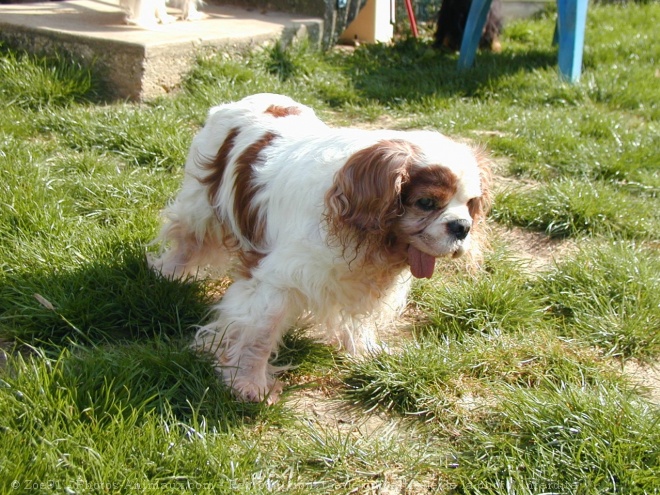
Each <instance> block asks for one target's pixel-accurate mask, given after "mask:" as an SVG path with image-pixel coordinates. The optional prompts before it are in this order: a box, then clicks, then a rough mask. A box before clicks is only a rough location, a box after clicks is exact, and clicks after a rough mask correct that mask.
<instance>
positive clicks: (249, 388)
mask: <svg viewBox="0 0 660 495" xmlns="http://www.w3.org/2000/svg"><path fill="white" fill-rule="evenodd" d="M231 388H232V390H233V392H234V395H236V397H237V398H239V399H240V400H243V401H246V402H264V401H265V402H266V404H267V405H269V406H270V405H273V404H275V403H276V402H277V401H279V400H280V395H281V393H282V388H283V385H282V382H280V381H279V380H273V383H272V384H270V386H268V385H261V384H258V383H255V382H252V381H246V382H245V383H240V382H238V383H237V381H234V383H233V384H232V385H231Z"/></svg>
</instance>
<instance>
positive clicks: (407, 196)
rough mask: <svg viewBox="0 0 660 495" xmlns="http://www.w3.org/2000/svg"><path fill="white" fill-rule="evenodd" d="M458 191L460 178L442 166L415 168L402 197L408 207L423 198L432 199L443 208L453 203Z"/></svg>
mask: <svg viewBox="0 0 660 495" xmlns="http://www.w3.org/2000/svg"><path fill="white" fill-rule="evenodd" d="M457 189H458V177H456V175H454V173H453V172H452V171H451V170H449V169H448V168H446V167H443V166H441V165H431V166H428V167H414V168H413V169H412V171H411V173H410V181H409V182H407V183H406V185H405V187H404V188H403V191H402V193H401V196H402V198H403V201H404V203H405V204H406V205H414V204H415V203H416V202H417V201H418V200H420V199H422V198H432V199H434V200H436V202H437V204H438V207H439V208H442V207H444V206H445V205H447V204H448V203H449V201H451V198H453V197H454V195H455V194H456V190H457Z"/></svg>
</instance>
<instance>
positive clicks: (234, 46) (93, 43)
mask: <svg viewBox="0 0 660 495" xmlns="http://www.w3.org/2000/svg"><path fill="white" fill-rule="evenodd" d="M202 10H203V13H204V14H205V16H206V18H205V19H202V20H198V21H177V22H174V23H171V24H164V25H155V26H154V27H150V28H149V29H145V28H142V27H137V26H129V25H126V24H125V22H124V14H123V12H122V11H121V10H120V8H119V7H118V2H112V1H104V0H65V1H61V2H43V3H21V4H9V5H0V40H2V41H3V42H5V43H7V44H8V45H10V46H16V47H18V48H21V49H25V50H28V51H30V52H34V53H46V54H49V53H50V54H52V53H69V54H72V55H73V56H75V57H77V58H80V59H82V60H83V61H95V63H96V67H97V68H98V70H99V73H100V74H101V77H102V78H103V79H104V81H105V82H106V83H107V88H108V91H109V92H110V93H111V94H109V96H110V97H112V98H119V99H129V100H137V101H140V100H145V99H150V98H153V97H156V96H159V95H163V94H166V93H168V92H170V91H172V90H173V89H175V88H176V87H177V86H178V84H179V83H180V82H181V79H182V77H183V76H184V75H185V74H186V73H187V72H188V71H189V70H190V68H191V67H192V64H193V63H194V60H195V58H196V56H197V55H198V54H199V53H200V52H201V51H202V50H205V49H212V50H221V51H227V52H232V51H233V52H236V51H239V50H245V49H248V48H250V47H253V46H255V45H261V44H264V43H269V42H271V43H272V42H275V41H278V40H282V41H283V42H289V41H290V40H291V39H293V38H295V37H299V36H308V37H309V38H310V40H311V41H312V42H313V43H320V41H321V39H322V36H323V20H322V19H320V18H314V17H307V16H300V15H293V14H286V13H281V12H261V11H257V10H247V9H245V8H242V7H234V6H228V5H205V6H204V7H203V9H202ZM176 12H177V11H176V10H172V11H171V12H170V13H171V14H172V15H176Z"/></svg>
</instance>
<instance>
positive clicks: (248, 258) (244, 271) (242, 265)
mask: <svg viewBox="0 0 660 495" xmlns="http://www.w3.org/2000/svg"><path fill="white" fill-rule="evenodd" d="M265 256H266V255H265V254H264V253H259V252H257V251H242V250H241V251H239V252H238V261H239V264H238V265H237V266H236V276H238V277H241V278H252V270H253V269H254V268H255V267H256V266H257V265H258V264H259V262H260V261H261V260H262V259H264V257H265Z"/></svg>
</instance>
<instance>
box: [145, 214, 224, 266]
mask: <svg viewBox="0 0 660 495" xmlns="http://www.w3.org/2000/svg"><path fill="white" fill-rule="evenodd" d="M158 243H160V244H161V248H162V251H161V253H160V255H159V256H157V257H153V256H151V255H148V256H147V261H148V263H149V266H150V267H151V268H152V269H153V270H154V271H156V272H159V273H161V274H162V275H163V276H165V277H170V278H181V279H184V278H186V277H189V276H193V277H195V276H198V275H201V274H202V273H200V271H203V270H204V269H205V268H207V267H210V268H212V269H218V270H220V271H222V272H225V271H227V269H228V268H229V265H230V262H231V258H232V253H231V250H230V249H229V248H228V246H227V241H226V240H223V239H222V234H221V233H220V232H215V231H213V230H211V229H202V230H201V231H196V230H194V229H192V228H191V227H190V224H189V223H188V222H182V221H180V220H179V219H178V218H176V216H174V215H170V220H169V221H168V222H167V223H166V224H165V225H163V228H162V229H161V231H160V234H159V235H158V237H157V238H156V239H155V240H154V242H153V244H158Z"/></svg>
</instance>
